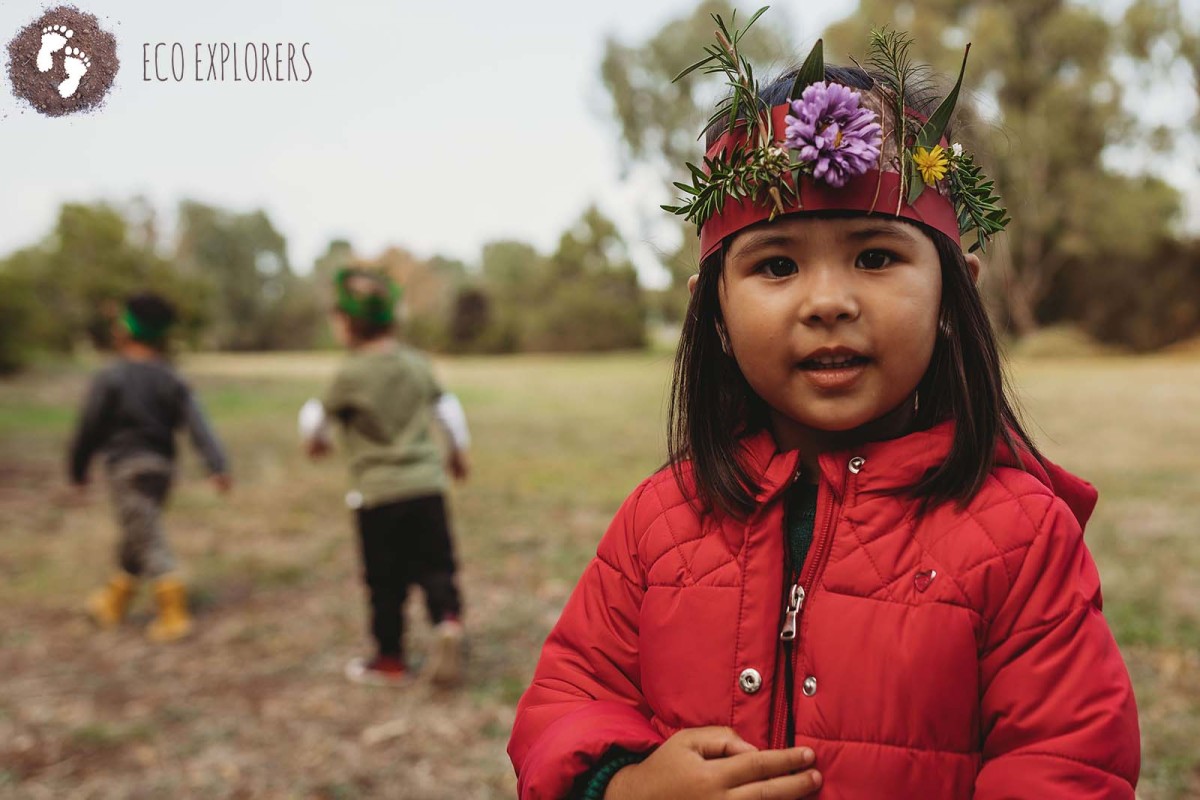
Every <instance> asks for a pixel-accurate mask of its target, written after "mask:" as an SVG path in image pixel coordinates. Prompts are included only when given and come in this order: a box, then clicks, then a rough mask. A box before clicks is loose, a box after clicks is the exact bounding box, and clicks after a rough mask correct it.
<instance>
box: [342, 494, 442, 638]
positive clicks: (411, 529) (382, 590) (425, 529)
mask: <svg viewBox="0 0 1200 800" xmlns="http://www.w3.org/2000/svg"><path fill="white" fill-rule="evenodd" d="M358 534H359V541H360V544H361V546H362V559H363V578H364V580H365V581H366V584H367V592H368V594H369V596H370V601H371V634H372V635H373V636H374V637H375V642H376V644H377V645H378V647H379V654H380V655H384V656H400V657H402V656H403V653H404V647H403V638H404V600H405V598H407V597H408V588H409V587H410V586H411V585H412V584H414V583H415V584H418V585H419V586H420V587H421V588H422V589H423V590H424V592H425V604H426V606H427V607H428V609H429V619H430V621H431V622H432V623H433V624H435V625H436V624H437V623H439V622H441V621H442V620H443V619H445V618H446V617H458V616H460V615H461V613H462V606H461V601H460V599H459V596H458V586H457V585H456V583H455V579H454V574H455V571H456V567H455V563H454V545H453V543H452V542H451V541H450V529H449V527H448V525H447V523H446V503H445V500H444V499H443V497H442V496H441V495H440V494H439V495H431V496H428V497H416V498H413V499H411V500H401V501H400V502H396V503H388V504H387V505H382V506H375V507H373V508H363V509H359V511H358Z"/></svg>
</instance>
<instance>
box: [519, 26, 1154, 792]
mask: <svg viewBox="0 0 1200 800" xmlns="http://www.w3.org/2000/svg"><path fill="white" fill-rule="evenodd" d="M760 13H761V12H760ZM717 24H718V27H719V28H720V29H721V30H720V32H719V34H718V37H717V38H718V41H717V44H716V45H714V46H710V47H709V48H707V52H708V54H709V57H708V58H705V59H703V60H702V61H700V62H699V63H698V64H696V65H695V67H693V69H695V68H705V69H706V71H708V72H717V73H720V74H723V75H724V77H725V78H726V80H727V84H728V85H729V86H730V87H732V89H733V93H732V95H731V96H730V97H729V98H728V99H727V100H725V101H723V102H722V103H721V105H720V107H719V108H718V109H717V113H716V114H715V115H714V117H713V122H712V124H711V127H710V128H709V129H708V131H707V135H708V141H707V145H708V147H707V152H706V154H705V159H704V161H703V162H702V163H703V164H704V169H701V168H699V167H695V166H692V167H691V169H690V173H691V175H690V177H691V181H692V182H691V183H690V184H682V183H681V184H676V185H677V186H680V187H681V188H682V189H683V191H684V192H685V193H686V197H685V198H684V199H683V200H682V201H681V205H680V206H678V207H676V208H671V209H669V210H671V211H674V212H675V213H679V214H683V215H686V216H687V218H688V219H689V220H691V221H693V222H695V223H696V224H697V226H698V227H699V235H700V248H699V249H700V263H699V273H698V274H697V275H694V276H692V278H691V279H690V281H689V284H688V285H689V288H690V290H691V302H690V304H689V307H688V313H687V316H686V319H685V322H684V327H683V331H682V334H681V338H680V344H679V349H678V351H677V353H676V360H675V382H674V387H673V395H672V402H671V422H670V427H669V429H668V431H669V441H670V444H671V446H670V465H669V466H668V467H666V468H664V469H662V470H661V471H660V472H658V473H657V474H655V475H653V476H651V477H650V478H648V479H647V480H645V481H643V482H642V484H641V485H640V486H638V488H637V489H636V490H635V491H634V492H633V493H632V494H631V495H630V496H629V499H628V500H626V502H625V504H624V505H623V506H622V508H621V509H620V511H619V512H618V513H617V516H616V518H615V519H614V520H613V523H612V525H611V526H610V527H609V529H608V532H607V533H606V534H605V536H604V538H603V539H602V540H601V542H600V544H599V548H598V550H597V554H596V558H595V559H594V560H593V561H592V563H591V564H590V565H589V566H588V567H587V569H586V571H585V572H584V574H583V577H582V578H581V579H580V581H579V584H578V586H577V587H576V589H575V592H574V594H573V595H572V596H571V599H570V600H569V601H568V603H567V605H566V608H565V609H564V610H563V613H562V616H561V618H560V619H559V621H558V624H557V625H556V626H555V628H554V630H553V631H552V632H551V634H550V636H549V638H548V639H547V641H546V645H545V648H544V649H543V651H542V656H541V660H540V661H539V663H538V666H537V671H536V673H535V675H534V678H533V683H532V685H531V686H530V688H529V690H528V691H527V692H526V693H525V695H524V697H522V699H521V702H520V704H519V705H518V708H517V713H516V722H515V725H514V728H513V735H512V739H511V741H510V743H509V754H510V755H511V756H512V759H513V764H514V766H515V767H516V770H517V773H518V793H519V796H520V797H521V798H522V800H552V799H554V800H558V799H559V798H565V797H572V798H575V797H578V798H585V799H586V798H604V800H672V799H673V798H679V800H684V799H686V800H703V799H704V798H739V797H740V798H768V797H769V798H776V800H793V799H794V798H801V797H810V796H813V795H818V796H820V797H823V798H827V800H868V799H869V800H875V799H876V798H938V799H939V800H949V799H950V798H962V800H967V798H971V799H972V800H1000V798H1072V800H1083V799H1084V798H1087V799H1088V800H1101V799H1102V798H1103V800H1116V799H1117V798H1123V799H1126V800H1133V798H1134V796H1135V791H1134V787H1135V786H1136V783H1137V777H1138V768H1139V757H1140V751H1139V744H1140V743H1139V736H1138V722H1137V709H1136V707H1135V704H1134V697H1133V690H1132V687H1131V685H1130V680H1129V674H1128V672H1127V671H1126V669H1125V665H1124V663H1123V662H1122V659H1121V653H1120V651H1119V650H1118V649H1117V645H1116V642H1114V641H1113V637H1112V634H1111V633H1110V631H1109V628H1108V625H1107V624H1106V623H1105V620H1104V616H1103V614H1102V613H1101V597H1100V579H1099V575H1098V574H1097V571H1096V566H1095V564H1094V563H1093V561H1092V557H1091V555H1090V554H1089V552H1088V548H1087V546H1086V545H1085V544H1084V539H1083V526H1084V524H1086V522H1087V519H1088V517H1089V516H1090V514H1091V512H1092V508H1093V507H1094V505H1095V502H1096V491H1095V489H1093V488H1092V486H1091V485H1090V484H1088V483H1086V482H1084V481H1082V480H1080V479H1079V478H1077V477H1075V476H1074V475H1071V474H1070V473H1068V472H1066V471H1065V470H1063V469H1061V468H1059V467H1057V466H1056V465H1054V464H1053V463H1051V462H1050V461H1049V460H1048V459H1046V458H1045V457H1043V456H1042V455H1041V454H1040V453H1039V452H1038V451H1037V448H1036V447H1035V446H1034V445H1033V443H1032V442H1031V440H1030V438H1029V436H1028V435H1027V434H1026V432H1025V431H1024V429H1023V427H1022V425H1021V422H1020V420H1019V419H1018V418H1017V416H1016V414H1015V413H1014V411H1013V406H1012V403H1011V401H1010V400H1009V395H1008V393H1007V390H1006V388H1005V385H1004V378H1003V373H1002V370H1001V362H1000V358H999V356H998V354H997V349H996V342H995V338H994V334H993V331H992V329H991V327H990V325H989V324H988V320H987V316H986V313H985V311H984V307H983V303H982V301H981V298H980V295H979V292H978V291H977V289H976V280H977V278H978V275H979V270H980V267H981V263H980V260H979V258H978V257H977V256H976V255H975V254H974V253H972V252H969V251H968V250H967V248H966V247H965V246H964V245H966V244H968V243H971V244H976V245H979V246H982V245H983V244H985V243H986V242H987V240H988V238H989V237H990V236H992V235H993V234H995V233H998V232H999V231H1000V230H1002V229H1003V228H1004V226H1005V223H1006V222H1007V216H1006V214H1005V212H1004V209H1003V207H1002V206H1000V205H999V200H998V198H996V197H995V196H994V195H993V194H992V192H991V189H992V184H991V183H990V182H988V181H987V180H986V178H984V177H983V176H982V174H981V172H980V169H979V167H978V166H976V165H975V163H974V161H973V159H972V158H971V156H970V155H969V154H966V153H964V152H963V149H962V148H961V147H959V146H956V145H953V144H951V143H950V141H949V140H948V138H947V134H946V126H947V123H948V121H949V118H950V116H951V113H950V112H951V111H952V110H953V108H954V102H955V99H956V97H957V95H958V87H957V86H956V87H955V88H954V89H953V90H952V91H951V93H950V94H949V95H947V97H946V99H945V100H944V101H942V102H940V103H937V104H936V106H935V101H936V98H935V97H934V96H933V94H932V92H930V91H929V90H928V87H927V86H926V85H924V84H923V83H922V82H921V81H920V80H919V79H917V78H914V76H920V75H921V74H922V73H921V69H922V68H920V67H917V66H913V65H911V64H910V63H909V60H908V55H907V51H908V44H909V40H908V38H907V37H906V36H905V35H903V34H899V33H897V32H892V31H884V32H876V33H875V34H874V35H873V37H872V44H871V52H870V57H869V58H866V59H863V63H864V64H869V65H870V66H871V68H872V72H870V73H868V72H866V71H864V70H863V69H861V68H841V67H834V66H828V67H827V66H826V65H825V64H824V62H823V55H822V52H821V48H820V45H819V44H818V46H817V47H816V48H814V50H813V53H812V55H811V56H810V57H809V58H808V59H806V60H805V62H804V66H802V67H801V68H800V69H798V70H795V71H792V72H790V73H787V74H785V75H783V76H782V77H781V78H779V79H778V80H776V81H774V82H772V83H770V84H768V85H767V86H764V87H759V86H758V84H757V81H755V80H754V78H753V73H752V70H751V67H749V66H748V65H747V63H746V61H745V59H744V58H743V57H742V56H741V55H740V52H739V49H738V48H739V44H738V43H739V41H740V40H741V38H742V37H741V33H742V32H741V31H730V30H729V29H727V28H726V27H725V25H724V23H723V21H721V20H720V18H718V19H717ZM960 80H961V78H960ZM1051 111H1052V110H1051ZM689 166H690V165H689ZM967 235H970V236H971V239H970V240H967V241H964V238H963V237H965V236H967ZM972 249H974V248H972Z"/></svg>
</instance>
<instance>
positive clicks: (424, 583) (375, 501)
mask: <svg viewBox="0 0 1200 800" xmlns="http://www.w3.org/2000/svg"><path fill="white" fill-rule="evenodd" d="M335 287H336V291H337V307H336V309H335V311H334V314H333V317H332V324H333V329H334V334H335V335H336V336H337V338H338V341H339V342H340V343H341V344H343V345H345V346H346V347H347V348H348V349H349V351H350V355H349V357H348V358H347V359H346V362H345V363H344V364H343V365H342V367H341V369H340V370H339V371H338V374H337V376H336V377H335V378H334V381H333V384H332V385H331V386H330V387H329V390H328V391H327V392H326V394H325V397H324V398H323V399H322V400H319V401H318V400H312V401H309V403H307V404H305V407H304V409H302V410H301V415H300V429H301V431H300V432H301V436H302V437H303V438H304V440H305V442H306V446H307V449H308V452H309V454H310V455H311V456H314V457H317V456H320V455H323V454H324V453H325V452H326V451H327V450H328V448H329V436H328V430H327V425H326V423H325V419H326V418H328V419H332V420H335V421H337V422H338V423H340V424H341V427H342V432H343V434H344V436H343V442H344V445H345V449H346V453H347V455H348V456H349V460H350V473H351V476H352V478H353V481H354V488H353V489H352V490H351V491H350V493H349V494H348V495H347V496H346V503H347V505H349V506H350V508H352V509H353V510H354V513H355V515H356V517H357V522H358V532H359V540H360V545H361V552H362V559H363V577H364V579H365V581H366V584H367V592H368V595H369V598H370V605H371V633H372V635H373V637H374V639H375V654H374V656H373V657H371V658H370V659H364V658H356V659H353V660H352V661H351V662H350V663H349V664H348V665H347V667H346V676H347V677H348V678H349V679H350V680H352V681H355V682H360V683H372V684H399V683H403V682H404V681H405V680H406V679H407V677H408V674H409V673H408V666H407V664H406V660H405V657H404V646H403V645H404V601H405V598H406V597H407V595H408V590H409V588H410V587H411V586H412V585H414V584H416V585H419V586H420V587H421V588H422V589H423V590H424V592H425V603H426V606H427V608H428V610H429V617H430V620H431V621H432V623H433V624H434V626H435V643H434V651H433V654H432V658H431V659H430V663H429V665H428V671H427V674H428V675H429V676H430V678H431V679H432V680H433V681H434V682H435V683H440V684H452V683H455V682H457V680H458V678H459V671H460V656H461V652H460V651H461V645H462V624H461V622H460V616H461V613H462V608H461V603H460V599H459V592H458V584H457V578H456V572H457V566H456V563H455V558H454V545H453V541H452V539H451V535H450V528H449V523H448V521H447V518H446V502H445V496H444V495H445V490H446V478H445V473H446V470H447V469H449V470H450V471H451V472H452V473H453V474H454V476H455V477H456V478H459V479H463V478H466V476H467V471H468V464H467V446H468V444H469V437H468V432H467V425H466V417H465V416H464V414H463V411H462V406H461V405H460V404H459V402H458V400H457V398H455V396H454V395H452V394H449V393H447V392H443V391H442V389H441V387H440V386H439V385H438V383H437V380H436V379H435V378H434V376H433V371H432V369H431V368H430V365H429V360H428V359H427V358H426V357H425V356H424V355H423V354H421V353H420V352H418V351H417V350H414V349H413V348H411V347H406V346H403V345H401V344H400V343H399V342H398V341H397V340H396V338H395V335H394V308H395V305H396V302H397V300H398V299H399V289H398V288H397V287H396V286H395V284H393V283H392V282H391V281H390V280H388V279H387V278H386V277H384V276H382V275H378V274H375V273H372V272H368V271H365V270H354V269H347V270H342V271H340V272H339V273H338V275H337V276H336V278H335ZM435 421H437V422H439V423H440V424H441V425H442V426H443V427H444V428H445V430H446V433H447V435H448V438H449V440H450V443H451V448H450V454H449V457H448V458H444V457H443V455H442V452H441V450H440V448H439V447H438V443H437V441H436V440H435V439H434V437H433V433H432V423H433V422H435Z"/></svg>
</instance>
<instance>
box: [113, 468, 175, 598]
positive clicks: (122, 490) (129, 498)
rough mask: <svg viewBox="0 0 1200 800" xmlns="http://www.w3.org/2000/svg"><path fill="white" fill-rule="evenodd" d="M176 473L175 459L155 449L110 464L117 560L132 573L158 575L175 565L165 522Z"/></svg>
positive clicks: (124, 568) (140, 576)
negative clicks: (165, 506)
mask: <svg viewBox="0 0 1200 800" xmlns="http://www.w3.org/2000/svg"><path fill="white" fill-rule="evenodd" d="M173 476H174V466H173V465H172V464H171V462H170V461H169V460H167V459H166V458H163V457H162V456H160V455H156V454H153V453H140V454H138V455H134V456H129V457H128V458H123V459H121V460H120V461H118V462H116V463H115V464H113V465H111V466H110V467H109V470H108V487H109V494H110V496H111V497H112V505H113V510H114V511H115V512H116V515H117V523H118V525H119V526H120V540H119V543H118V545H117V561H118V562H119V563H120V565H121V569H123V570H125V571H126V572H128V573H129V574H130V575H134V576H137V577H139V578H157V577H159V576H160V575H163V574H165V573H168V572H171V571H172V570H173V569H175V556H174V555H173V554H172V553H171V548H170V546H169V545H168V544H167V539H166V536H164V534H163V530H162V523H161V517H162V507H163V503H164V502H166V499H167V494H168V493H169V492H170V490H171V480H172V478H173Z"/></svg>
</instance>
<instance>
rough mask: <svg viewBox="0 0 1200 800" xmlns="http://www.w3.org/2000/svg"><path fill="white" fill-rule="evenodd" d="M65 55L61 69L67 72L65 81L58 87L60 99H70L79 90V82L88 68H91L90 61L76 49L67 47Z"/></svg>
mask: <svg viewBox="0 0 1200 800" xmlns="http://www.w3.org/2000/svg"><path fill="white" fill-rule="evenodd" d="M66 55H67V57H66V58H64V59H63V67H64V68H65V69H66V70H67V79H66V80H65V81H63V82H62V83H60V84H59V85H58V94H59V96H60V97H72V96H73V95H74V94H75V92H77V91H78V90H79V82H80V81H81V80H83V76H84V75H87V71H88V68H89V67H91V66H92V60H91V59H90V58H88V57H87V56H86V55H84V52H83V51H82V50H80V49H79V48H77V47H68V48H67V54H66Z"/></svg>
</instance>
